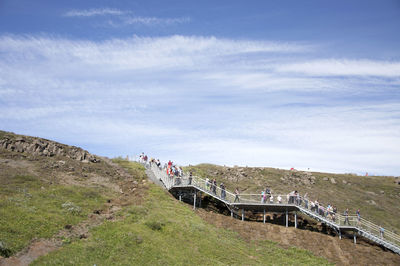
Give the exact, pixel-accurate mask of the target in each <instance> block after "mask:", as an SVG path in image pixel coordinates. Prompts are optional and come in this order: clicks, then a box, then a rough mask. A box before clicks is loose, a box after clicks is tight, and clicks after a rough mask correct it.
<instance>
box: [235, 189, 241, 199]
mask: <svg viewBox="0 0 400 266" xmlns="http://www.w3.org/2000/svg"><path fill="white" fill-rule="evenodd" d="M239 194H240V192H239V188H236V189H235V201H234V202H236V201H237V202H240V198H239Z"/></svg>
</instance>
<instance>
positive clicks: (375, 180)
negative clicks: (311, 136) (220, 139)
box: [185, 164, 400, 233]
mask: <svg viewBox="0 0 400 266" xmlns="http://www.w3.org/2000/svg"><path fill="white" fill-rule="evenodd" d="M185 170H191V171H193V173H194V174H195V175H198V176H201V177H209V178H214V177H215V178H216V179H217V181H218V182H221V181H223V182H224V183H225V185H226V186H227V189H228V190H230V191H234V189H235V187H239V188H240V190H241V191H242V193H246V194H247V193H256V194H257V193H260V191H261V190H264V189H265V187H266V186H269V187H270V188H272V190H273V193H288V192H290V191H292V190H298V191H299V192H300V193H301V194H302V195H304V194H305V193H306V192H307V193H308V195H309V198H310V199H311V200H316V199H318V201H319V202H321V203H322V204H324V205H327V204H333V205H335V206H337V208H338V210H339V212H340V213H342V212H343V211H344V210H345V209H346V208H349V210H350V213H351V214H354V213H355V211H356V209H357V208H359V209H360V210H361V215H362V216H363V217H364V218H366V219H368V220H370V221H372V222H374V223H376V224H380V225H382V226H384V227H385V228H386V229H387V230H391V231H395V232H397V233H400V219H399V215H398V214H399V213H400V204H398V202H399V201H400V186H399V185H397V184H395V183H394V180H395V179H394V177H382V176H368V177H366V176H357V175H353V174H330V173H319V172H313V173H312V175H313V176H315V178H316V180H315V184H314V185H305V184H301V183H296V184H291V185H289V184H286V183H284V182H282V180H281V178H282V177H283V176H284V175H285V174H287V173H290V171H289V170H282V169H275V168H250V167H249V168H246V167H244V168H243V172H244V173H245V174H246V175H247V177H241V178H239V179H236V178H231V179H229V178H228V176H231V177H235V176H236V175H235V174H234V173H237V172H238V170H237V168H230V169H229V170H228V168H225V167H222V166H218V165H211V164H200V165H197V166H191V167H186V168H185ZM326 177H327V178H328V181H324V178H326ZM330 178H334V179H335V181H336V184H332V183H331V182H330ZM343 181H345V182H346V184H345V183H344V182H343ZM348 183H350V184H351V185H348ZM382 191H383V193H382ZM370 200H373V201H374V202H375V203H376V204H371V203H370Z"/></svg>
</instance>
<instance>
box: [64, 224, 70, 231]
mask: <svg viewBox="0 0 400 266" xmlns="http://www.w3.org/2000/svg"><path fill="white" fill-rule="evenodd" d="M64 228H65V229H68V230H70V229H71V228H72V225H70V224H66V225H65V226H64Z"/></svg>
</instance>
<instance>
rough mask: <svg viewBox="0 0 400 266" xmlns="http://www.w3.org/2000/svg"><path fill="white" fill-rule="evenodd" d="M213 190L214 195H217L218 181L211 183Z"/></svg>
mask: <svg viewBox="0 0 400 266" xmlns="http://www.w3.org/2000/svg"><path fill="white" fill-rule="evenodd" d="M211 190H212V193H213V194H214V195H217V180H215V178H214V179H213V180H212V181H211Z"/></svg>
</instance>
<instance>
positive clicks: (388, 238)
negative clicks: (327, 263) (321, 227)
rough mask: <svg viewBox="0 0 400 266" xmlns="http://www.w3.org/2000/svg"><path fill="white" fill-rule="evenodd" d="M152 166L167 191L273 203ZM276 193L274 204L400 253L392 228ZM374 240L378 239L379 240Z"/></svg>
mask: <svg viewBox="0 0 400 266" xmlns="http://www.w3.org/2000/svg"><path fill="white" fill-rule="evenodd" d="M150 168H151V170H152V172H153V173H154V175H155V176H156V177H157V178H158V179H160V180H161V181H162V182H163V183H164V185H165V187H166V188H167V189H168V190H170V189H171V188H172V187H180V186H193V187H195V188H197V189H199V190H202V191H204V192H206V193H208V194H210V195H212V196H213V197H215V198H218V199H219V200H221V201H223V202H225V203H227V204H229V205H232V204H235V203H236V202H239V203H248V204H265V205H269V204H271V202H269V200H267V201H266V202H263V201H262V200H261V194H238V195H236V194H234V193H232V192H230V191H228V190H226V189H224V190H223V189H221V188H220V187H219V186H218V185H217V186H215V185H213V184H212V183H211V180H210V181H209V182H207V181H206V180H205V179H203V178H200V177H198V176H192V180H191V183H190V181H189V177H188V176H187V175H184V176H183V177H175V176H174V177H172V178H171V177H169V176H168V175H167V173H166V171H165V170H163V169H160V168H159V167H158V166H156V165H155V164H150ZM274 195H282V196H283V197H282V202H281V203H277V202H275V203H273V204H287V205H293V206H297V207H298V209H299V210H300V211H303V212H305V211H306V212H305V213H306V214H307V215H310V214H309V212H311V213H312V214H313V215H314V216H315V217H318V218H319V219H321V220H323V221H327V222H328V223H329V224H330V225H332V226H335V227H336V228H339V229H340V228H341V227H346V228H348V227H351V228H354V229H355V230H358V232H359V233H361V232H363V233H364V232H365V233H368V234H370V235H371V238H376V239H378V240H380V241H381V242H383V243H386V242H387V244H389V245H394V247H395V248H396V250H398V253H400V236H399V235H397V234H396V233H394V232H391V231H389V230H385V231H384V233H383V234H382V231H381V227H380V226H378V225H376V224H374V223H373V222H371V221H368V220H366V219H364V218H362V217H360V218H358V217H357V216H354V215H346V216H345V215H342V214H340V213H332V212H328V211H327V210H326V208H324V209H320V208H319V206H318V208H313V209H311V208H310V207H311V206H310V204H309V201H308V199H305V198H303V197H301V196H295V197H293V196H292V198H290V197H289V196H288V195H289V194H283V193H281V194H278V193H274ZM275 201H276V199H275ZM320 206H321V205H320ZM374 241H375V242H376V241H377V240H374Z"/></svg>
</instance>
